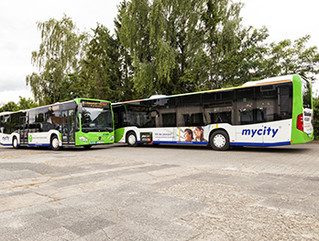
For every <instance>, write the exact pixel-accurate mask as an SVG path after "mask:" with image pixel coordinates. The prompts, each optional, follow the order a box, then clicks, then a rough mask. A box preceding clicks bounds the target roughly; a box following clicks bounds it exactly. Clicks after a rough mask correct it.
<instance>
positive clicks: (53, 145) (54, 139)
mask: <svg viewBox="0 0 319 241" xmlns="http://www.w3.org/2000/svg"><path fill="white" fill-rule="evenodd" d="M51 149H52V150H53V151H58V150H59V139H58V137H57V136H52V138H51Z"/></svg>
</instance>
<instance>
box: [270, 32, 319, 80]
mask: <svg viewBox="0 0 319 241" xmlns="http://www.w3.org/2000/svg"><path fill="white" fill-rule="evenodd" d="M309 40H310V36H309V35H306V36H304V37H302V38H299V39H297V40H295V41H291V40H288V39H287V40H283V41H280V42H279V43H271V44H270V46H269V49H268V54H267V55H268V56H267V58H266V59H265V68H266V69H267V71H268V73H266V74H265V75H266V76H267V77H269V76H274V75H287V74H295V73H297V74H300V75H301V76H303V77H305V78H307V79H309V80H310V81H312V82H314V81H315V79H316V75H317V74H318V73H319V53H318V48H317V47H316V46H312V47H307V45H308V42H309Z"/></svg>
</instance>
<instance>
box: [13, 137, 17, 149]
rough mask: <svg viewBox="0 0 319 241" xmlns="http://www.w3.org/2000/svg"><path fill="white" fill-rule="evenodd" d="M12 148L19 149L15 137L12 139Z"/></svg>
mask: <svg viewBox="0 0 319 241" xmlns="http://www.w3.org/2000/svg"><path fill="white" fill-rule="evenodd" d="M12 147H13V148H14V149H18V148H19V143H18V138H17V137H16V136H14V137H13V138H12Z"/></svg>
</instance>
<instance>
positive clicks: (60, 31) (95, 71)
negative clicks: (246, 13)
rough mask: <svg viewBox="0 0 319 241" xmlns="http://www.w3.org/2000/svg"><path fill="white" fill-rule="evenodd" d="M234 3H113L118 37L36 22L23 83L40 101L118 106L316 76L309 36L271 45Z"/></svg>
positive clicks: (65, 21) (65, 22) (68, 23)
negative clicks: (33, 69) (36, 40)
mask: <svg viewBox="0 0 319 241" xmlns="http://www.w3.org/2000/svg"><path fill="white" fill-rule="evenodd" d="M242 7H243V4H242V3H238V2H233V1H231V0H189V1H184V0H173V1H171V0H170V1H169V0H152V1H150V0H129V1H125V0H124V1H122V2H121V3H120V4H119V6H118V15H117V17H116V19H115V21H114V22H115V29H114V32H115V34H113V35H112V34H111V32H110V31H109V30H108V29H107V28H106V27H104V26H103V25H101V24H98V25H97V27H96V28H95V29H93V30H92V32H91V36H90V35H89V34H87V33H81V32H79V30H78V29H77V28H76V26H75V24H74V23H73V22H72V20H71V19H70V18H68V17H66V16H64V17H63V18H62V20H60V21H57V20H55V19H50V20H48V21H46V22H43V23H38V28H39V30H40V31H41V44H40V48H39V50H38V51H37V52H33V53H32V63H33V64H34V65H36V66H37V67H38V68H39V73H32V74H31V75H29V76H27V84H28V85H30V86H31V90H32V92H33V95H34V97H35V100H36V101H38V102H39V103H40V104H48V103H53V102H56V101H62V100H68V99H72V98H74V97H78V96H81V97H90V98H100V99H107V100H110V101H113V102H114V101H123V100H130V99H134V98H145V97H149V96H151V95H153V94H167V95H170V94H177V93H185V92H192V91H199V90H207V89H215V88H222V87H230V86H238V85H241V84H243V83H244V82H247V81H253V80H257V79H262V78H267V77H272V76H278V75H285V74H295V73H297V74H300V75H302V76H304V77H306V78H308V79H310V80H312V81H314V80H315V79H316V75H317V74H318V73H319V54H318V49H317V47H315V46H313V47H309V39H310V36H305V37H302V38H300V39H297V40H295V41H291V40H283V41H280V42H278V43H268V42H267V38H268V35H269V34H268V30H267V28H266V27H263V28H261V29H256V28H254V27H252V26H248V27H245V26H243V24H242V19H241V17H240V11H241V9H242Z"/></svg>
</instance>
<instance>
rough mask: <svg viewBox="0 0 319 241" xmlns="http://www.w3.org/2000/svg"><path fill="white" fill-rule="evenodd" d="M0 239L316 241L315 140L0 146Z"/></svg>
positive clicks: (318, 160)
mask: <svg viewBox="0 0 319 241" xmlns="http://www.w3.org/2000/svg"><path fill="white" fill-rule="evenodd" d="M0 234H1V235H0V240H4V241H9V240H26V241H28V240H32V241H33V240H94V241H98V240H319V144H316V143H310V144H304V145H296V146H287V147H277V148H264V149H263V148H243V149H236V150H230V151H227V152H216V151H212V150H210V149H208V148H206V147H198V146H197V147H190V146H186V147H177V146H155V147H153V146H143V147H136V148H130V147H128V146H126V145H109V146H99V147H93V148H92V149H91V150H84V149H66V150H62V151H58V152H54V151H51V150H48V149H38V148H29V149H28V148H24V149H19V150H13V149H12V148H10V147H6V148H5V147H0Z"/></svg>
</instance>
